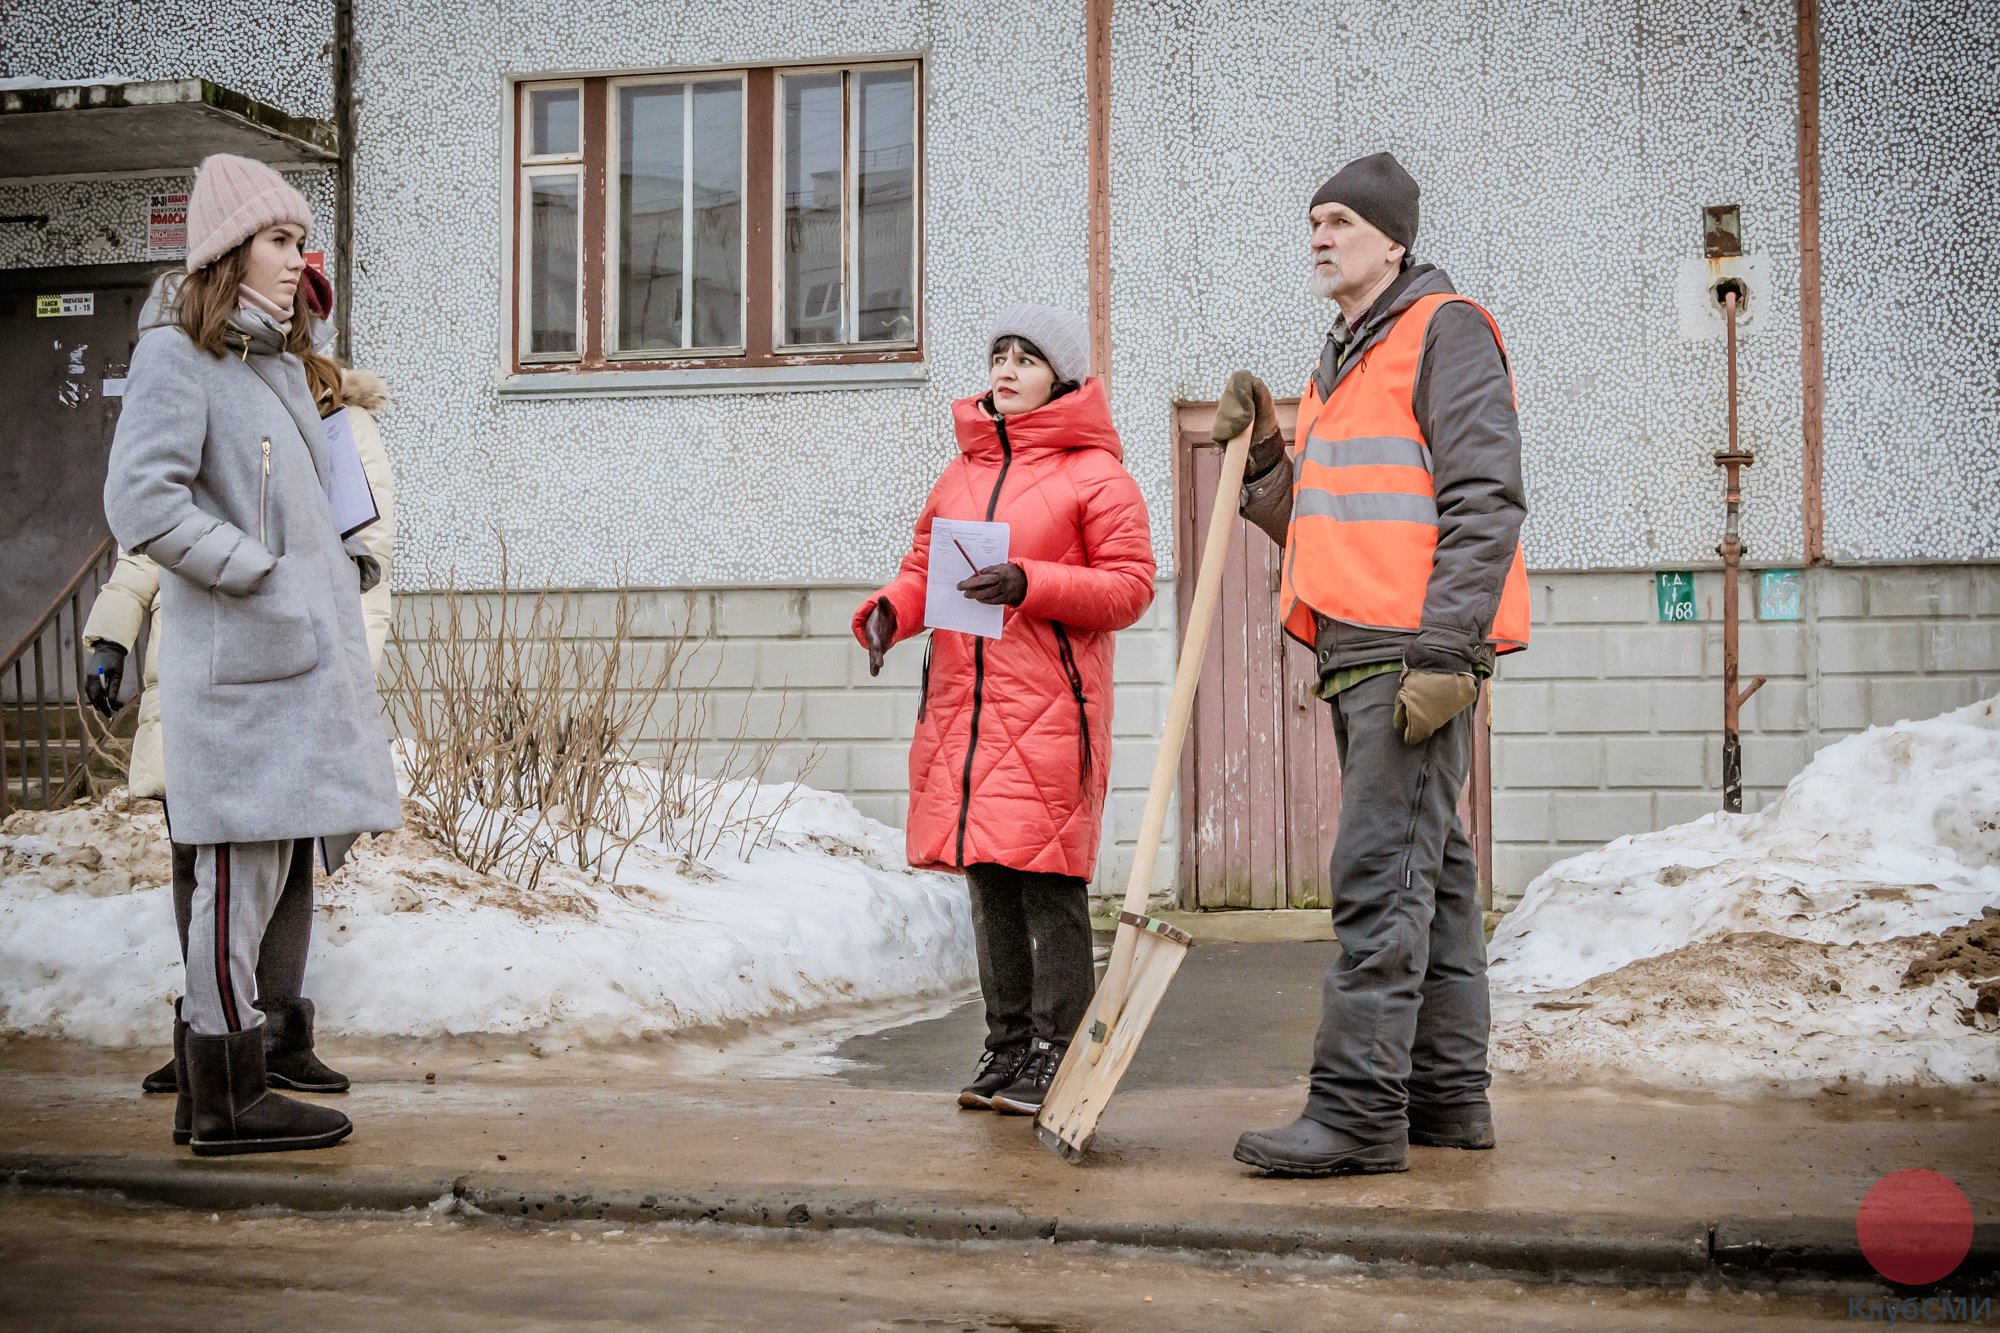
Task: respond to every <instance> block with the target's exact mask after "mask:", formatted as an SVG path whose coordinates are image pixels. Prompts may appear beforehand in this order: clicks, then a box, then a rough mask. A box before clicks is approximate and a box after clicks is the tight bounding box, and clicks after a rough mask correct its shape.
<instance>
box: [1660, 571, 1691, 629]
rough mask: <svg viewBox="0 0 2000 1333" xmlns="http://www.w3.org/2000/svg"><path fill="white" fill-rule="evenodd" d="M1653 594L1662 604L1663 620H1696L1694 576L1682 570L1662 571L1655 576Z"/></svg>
mask: <svg viewBox="0 0 2000 1333" xmlns="http://www.w3.org/2000/svg"><path fill="white" fill-rule="evenodd" d="M1653 592H1654V595H1655V596H1656V597H1657V598H1658V600H1659V604H1660V619H1661V620H1696V619H1699V617H1698V616H1697V615H1696V613H1695V605H1694V575H1692V574H1690V573H1687V572H1685V571H1680V570H1672V571H1670V570H1661V571H1660V572H1659V573H1657V574H1655V575H1653Z"/></svg>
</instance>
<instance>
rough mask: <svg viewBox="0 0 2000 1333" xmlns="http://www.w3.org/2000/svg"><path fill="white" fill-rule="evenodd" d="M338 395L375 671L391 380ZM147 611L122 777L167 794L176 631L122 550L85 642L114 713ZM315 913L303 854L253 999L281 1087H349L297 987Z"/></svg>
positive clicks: (383, 624)
mask: <svg viewBox="0 0 2000 1333" xmlns="http://www.w3.org/2000/svg"><path fill="white" fill-rule="evenodd" d="M338 396H339V399H340V402H339V403H337V404H336V403H334V402H333V401H332V399H333V395H332V394H322V395H321V402H320V410H321V412H322V414H325V413H330V412H332V411H333V410H335V409H336V407H345V408H346V410H347V416H348V421H349V423H350V425H351V427H352V429H353V432H354V443H355V447H356V449H357V450H358V451H359V453H360V455H361V466H362V468H363V470H364V471H365V472H366V473H367V475H368V485H369V488H370V489H371V490H373V491H374V493H375V504H376V508H377V509H378V510H379V511H380V513H381V518H380V519H378V520H377V521H375V522H374V523H371V524H369V525H368V526H367V527H365V528H363V529H362V530H361V531H360V532H359V533H357V534H356V536H358V537H359V538H360V539H361V541H362V542H363V543H365V544H366V545H367V547H368V549H369V551H370V552H371V553H372V554H373V555H374V557H375V559H376V560H377V561H379V562H380V564H381V566H382V579H381V581H380V582H379V583H377V584H376V585H375V586H374V587H373V588H371V589H369V590H368V591H367V592H365V593H363V594H361V610H362V619H363V623H364V625H365V627H366V629H367V632H368V656H369V660H370V661H372V662H373V663H374V664H375V667H376V669H377V670H378V671H379V670H380V669H381V666H382V650H383V647H384V645H385V644H386V643H387V642H388V639H389V616H390V605H389V568H390V557H391V554H392V552H393V550H394V547H395V541H396V519H395V502H394V488H395V481H394V478H393V476H392V475H391V473H390V470H389V456H388V454H386V453H385V452H384V451H383V448H382V435H381V432H380V430H379V429H378V428H377V426H376V424H375V413H376V412H378V411H380V410H381V408H382V406H383V404H385V403H387V402H388V400H389V394H388V386H387V385H385V384H384V383H383V382H382V380H381V379H380V378H379V377H378V376H376V375H374V374H372V373H370V372H368V371H365V370H357V369H354V368H353V367H343V368H342V369H341V374H340V390H339V395H338ZM149 619H150V621H151V623H152V635H151V637H150V639H149V640H148V642H147V646H146V655H145V660H144V663H143V666H142V680H141V693H140V695H139V726H138V730H137V731H136V732H135V733H134V735H133V737H132V757H131V761H130V763H129V765H128V767H127V771H126V781H127V784H128V787H129V790H130V792H131V794H132V795H134V796H140V797H150V798H153V799H157V800H160V801H165V800H166V799H167V781H166V766H165V761H164V758H163V755H162V751H161V745H160V728H161V725H162V720H161V717H160V690H159V679H158V663H159V657H160V636H161V635H162V634H166V633H171V632H172V631H171V630H170V629H168V628H166V627H165V625H164V624H163V621H162V617H161V615H160V574H159V569H158V567H157V566H156V565H155V564H154V563H153V561H152V559H151V558H150V557H148V556H144V555H135V554H133V553H131V552H129V551H120V552H119V553H118V562H117V565H116V567H115V568H114V569H113V571H112V575H111V578H110V580H109V581H108V582H107V583H105V585H104V587H103V588H102V589H101V590H100V591H99V593H98V597H97V601H96V603H95V605H93V606H92V607H91V611H90V616H89V619H88V620H87V621H86V622H85V623H84V627H83V638H84V642H85V643H86V644H87V645H88V646H89V647H90V648H91V650H92V656H91V663H90V670H89V675H88V680H87V683H86V694H87V696H88V698H89V699H90V702H91V703H93V704H94V705H96V706H97V707H98V709H99V710H100V711H102V712H104V713H105V714H107V715H109V714H110V713H113V712H115V711H117V708H118V693H119V686H120V685H121V684H122V676H123V673H124V663H125V659H126V656H127V655H128V654H129V653H130V652H131V651H132V646H133V645H134V644H135V643H137V642H138V639H139V632H140V630H141V629H142V628H143V627H144V626H145V625H146V624H147V622H148V620H149ZM194 861H195V849H194V847H192V846H189V845H185V844H182V843H175V844H173V865H174V879H173V889H174V920H175V922H176V924H177V925H178V926H179V928H180V935H181V944H182V949H183V952H185V950H186V944H187V931H188V919H189V914H190V912H191V910H192V903H193V898H194ZM312 912H313V887H312V864H311V862H310V861H303V860H302V861H301V862H300V863H299V864H297V865H295V866H294V867H293V870H292V874H291V876H290V878H289V879H288V880H287V882H286V884H285V888H284V892H283V895H282V896H281V897H280V898H279V900H278V905H277V908H276V910H275V911H274V912H273V913H272V915H271V922H270V925H269V926H268V927H266V929H265V932H264V943H263V948H262V951H261V953H260V954H259V956H258V966H257V994H258V998H257V1001H256V1005H257V1008H259V1009H261V1010H263V1011H264V1015H265V1022H264V1035H265V1041H264V1045H265V1070H266V1078H267V1081H268V1082H269V1083H270V1085H271V1086H272V1087H277V1088H291V1089H295V1090H298V1091H303V1092H344V1091H346V1090H347V1088H348V1086H349V1080H348V1079H347V1077H346V1076H345V1075H343V1074H340V1073H337V1072H335V1071H334V1070H332V1069H330V1068H328V1067H327V1066H326V1065H325V1064H324V1063H322V1062H321V1061H320V1060H319V1058H318V1056H317V1055H315V1054H314V1052H313V1006H312V1001H311V1000H308V999H306V998H304V996H303V995H301V993H300V991H301V989H302V987H303V983H304V981H305V967H306V953H307V950H308V948H309V946H310V944H311V939H312ZM143 1086H144V1087H145V1090H146V1091H147V1092H177V1091H178V1090H179V1089H178V1085H177V1082H176V1079H175V1074H174V1062H173V1061H172V1060H169V1061H168V1062H167V1063H166V1064H165V1065H164V1066H162V1067H161V1068H159V1069H157V1070H155V1071H153V1073H151V1074H149V1075H147V1076H146V1079H145V1082H144V1085H143Z"/></svg>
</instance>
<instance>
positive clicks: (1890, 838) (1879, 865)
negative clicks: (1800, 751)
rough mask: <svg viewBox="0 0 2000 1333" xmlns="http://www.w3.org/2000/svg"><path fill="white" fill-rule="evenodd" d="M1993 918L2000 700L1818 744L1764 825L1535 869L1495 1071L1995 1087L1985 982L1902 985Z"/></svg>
mask: <svg viewBox="0 0 2000 1333" xmlns="http://www.w3.org/2000/svg"><path fill="white" fill-rule="evenodd" d="M1987 908H1995V909H1996V910H2000V699H1995V700H1988V701H1986V702H1983V703H1979V704H1974V705H1972V706H1970V707H1967V708H1963V709H1960V710H1958V711H1957V712H1954V713H1948V714H1946V715H1944V716H1943V717H1938V718H1932V719H1929V720H1927V721H1922V722H1903V723H1898V724H1897V725H1896V726H1893V727H1877V728H1874V729H1872V730H1870V731H1867V732H1864V733H1862V734H1860V735H1857V736H1851V737H1848V738H1847V739H1845V740H1842V741H1839V742H1837V743H1836V744H1833V745H1830V746H1828V747H1827V748H1826V749H1824V750H1822V751H1820V753H1819V754H1818V755H1817V756H1816V757H1815V758H1814V759H1813V761H1812V763H1811V764H1810V765H1809V766H1808V767H1807V768H1806V769H1805V771H1804V772H1802V773H1800V774H1799V775H1798V777H1796V778H1795V779H1793V781H1792V783H1791V785H1790V786H1789V787H1788V788H1787V789H1786V791H1785V794H1784V795H1783V796H1782V797H1781V798H1780V799H1779V800H1778V801H1776V802H1775V803H1773V804H1772V805H1770V806H1768V807H1767V808H1765V809H1764V810H1762V811H1760V812H1758V813H1757V814H1754V815H1725V814H1719V813H1718V814H1713V815H1708V816H1705V817H1704V818H1702V819H1698V820H1695V821H1694V822H1692V823H1689V824H1683V825H1680V826H1678V827H1676V828H1670V829H1665V830H1662V831H1660V832H1658V833H1650V834H1642V835H1637V836H1633V837H1627V838H1620V839H1618V840H1617V841H1616V842H1613V843H1611V844H1610V845H1608V846H1606V847H1603V848H1601V849H1599V850H1597V851H1594V852H1586V853H1584V854H1583V855H1581V856H1576V857H1572V858H1571V859H1569V860H1567V861H1564V862H1562V863H1561V864H1559V865H1556V866H1553V867H1551V868H1550V869H1549V870H1548V871H1546V872H1544V873H1543V874H1542V875H1541V876H1540V877H1539V878H1537V879H1536V880H1535V882H1534V883H1532V884H1530V885H1529V886H1528V889H1527V892H1526V894H1525V895H1524V896H1523V898H1522V900H1521V904H1520V906H1518V907H1517V908H1516V909H1515V910H1514V911H1513V912H1512V913H1510V914H1509V915H1508V917H1507V918H1506V919H1505V920H1504V921H1503V922H1502V923H1501V925H1500V927H1499V929H1498V930H1497V931H1496V932H1495V933H1494V936H1493V944H1492V949H1491V957H1492V969H1491V979H1492V982H1493V985H1494V989H1495V996H1494V1016H1495V1031H1494V1062H1495V1065H1496V1067H1498V1068H1503V1069H1515V1070H1529V1071H1533V1072H1535V1073H1538V1074H1544V1075H1547V1076H1552V1077H1574V1078H1602V1077H1605V1076H1613V1077H1627V1078H1631V1079H1635V1080H1638V1081H1642V1082H1647V1083H1652V1084H1656V1085H1665V1086H1703V1087H1723V1088H1730V1087H1738V1088H1747V1087H1752V1086H1756V1087H1775V1086H1787V1085H1812V1086H1817V1085H1820V1084H1825V1083H1838V1082H1841V1081H1843V1080H1845V1081H1849V1082H1858V1083H1864V1084H1886V1083H1914V1084H1952V1085H1956V1084H1964V1083H1973V1082H1980V1081H1985V1080H2000V1033H1996V1032H1995V1030H1994V1029H1995V1026H1996V1025H1995V1023H1994V1022H1993V1021H1992V1018H1991V1016H1990V1015H1988V1014H1986V1013H1983V1012H1980V1002H1979V997H1978V990H1977V986H1976V983H1977V982H1979V981H1980V980H1982V978H1978V977H1973V976H1968V975H1963V974H1962V971H1963V970H1962V971H1961V972H1951V971H1944V972H1938V971H1936V970H1935V969H1933V970H1932V972H1931V973H1929V974H1926V975H1924V976H1921V977H1913V978H1912V980H1911V982H1910V984H1906V983H1905V980H1904V977H1905V973H1906V972H1907V971H1908V970H1909V969H1910V966H1911V964H1912V963H1914V962H1916V961H1917V960H1918V959H1919V958H1920V957H1921V956H1922V955H1924V954H1925V953H1926V951H1927V950H1929V949H1931V948H1932V947H1933V946H1934V945H1936V944H1937V942H1938V936H1939V935H1940V933H1942V932H1945V931H1949V930H1951V929H1952V928H1953V927H1959V926H1963V925H1964V924H1965V923H1966V922H1968V921H1970V920H1973V919H1975V918H1978V917H1980V915H1981V913H1982V911H1984V910H1985V909H1987ZM1964 970H1971V969H1964Z"/></svg>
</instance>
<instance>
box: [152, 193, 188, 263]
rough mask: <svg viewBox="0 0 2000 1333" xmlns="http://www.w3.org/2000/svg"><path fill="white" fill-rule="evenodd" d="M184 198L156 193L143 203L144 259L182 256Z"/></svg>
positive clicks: (185, 215)
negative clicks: (144, 218)
mask: <svg viewBox="0 0 2000 1333" xmlns="http://www.w3.org/2000/svg"><path fill="white" fill-rule="evenodd" d="M187 209H188V197H187V196H186V195H185V194H156V195H154V196H153V197H152V201H151V202H150V203H149V204H147V206H146V258H148V259H186V258H187V252H188V212H187Z"/></svg>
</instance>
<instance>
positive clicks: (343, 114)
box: [333, 0, 355, 361]
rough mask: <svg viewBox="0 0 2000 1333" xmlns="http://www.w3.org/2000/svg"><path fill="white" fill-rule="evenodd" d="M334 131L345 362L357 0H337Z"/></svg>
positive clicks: (337, 306)
mask: <svg viewBox="0 0 2000 1333" xmlns="http://www.w3.org/2000/svg"><path fill="white" fill-rule="evenodd" d="M333 129H334V134H335V136H336V137H337V138H338V139H339V140H340V157H339V161H338V165H337V166H336V168H335V174H334V186H333V189H334V195H333V200H334V202H333V263H334V269H335V271H336V273H337V274H338V275H339V283H338V285H337V286H336V287H335V288H334V313H333V318H334V325H335V327H336V329H337V330H338V336H339V341H338V343H337V344H336V346H337V348H338V350H339V352H340V357H341V359H342V360H343V361H347V360H351V359H352V358H353V355H354V331H353V328H352V324H353V312H354V281H355V272H354V0H333Z"/></svg>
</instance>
